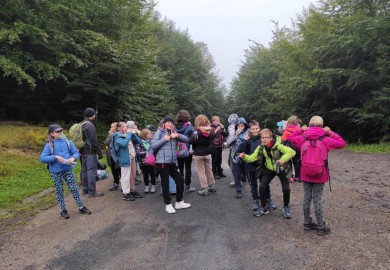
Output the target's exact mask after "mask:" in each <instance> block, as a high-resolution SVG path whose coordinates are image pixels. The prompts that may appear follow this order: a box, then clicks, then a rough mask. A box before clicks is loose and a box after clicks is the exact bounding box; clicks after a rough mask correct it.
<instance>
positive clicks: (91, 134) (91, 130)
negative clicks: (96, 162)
mask: <svg viewBox="0 0 390 270" xmlns="http://www.w3.org/2000/svg"><path fill="white" fill-rule="evenodd" d="M85 133H86V138H90V139H91V148H92V149H95V150H96V154H98V155H102V150H101V149H100V145H99V142H98V140H97V136H96V128H95V126H94V125H93V124H92V123H90V124H89V125H88V126H87V128H86V129H85Z"/></svg>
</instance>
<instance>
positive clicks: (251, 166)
mask: <svg viewBox="0 0 390 270" xmlns="http://www.w3.org/2000/svg"><path fill="white" fill-rule="evenodd" d="M260 144H261V136H260V134H259V135H257V136H253V135H252V134H250V135H249V139H248V140H247V141H244V142H243V143H241V144H240V145H239V146H238V148H237V152H238V153H243V152H245V154H248V155H250V154H252V153H253V152H255V150H256V148H257V147H258V146H259V145H260ZM256 169H257V161H254V162H251V163H245V171H248V172H249V171H251V172H255V171H256Z"/></svg>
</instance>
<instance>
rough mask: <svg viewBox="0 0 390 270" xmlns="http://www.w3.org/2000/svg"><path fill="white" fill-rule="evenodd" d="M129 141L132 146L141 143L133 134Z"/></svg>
mask: <svg viewBox="0 0 390 270" xmlns="http://www.w3.org/2000/svg"><path fill="white" fill-rule="evenodd" d="M131 141H132V142H133V144H134V145H137V144H139V143H140V142H141V140H140V139H139V137H138V136H137V135H135V134H132V136H131Z"/></svg>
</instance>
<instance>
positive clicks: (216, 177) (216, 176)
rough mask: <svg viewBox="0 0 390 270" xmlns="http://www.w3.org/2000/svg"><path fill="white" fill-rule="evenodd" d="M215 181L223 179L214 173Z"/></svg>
mask: <svg viewBox="0 0 390 270" xmlns="http://www.w3.org/2000/svg"><path fill="white" fill-rule="evenodd" d="M213 175H214V179H221V176H219V175H218V174H216V173H214V174H213Z"/></svg>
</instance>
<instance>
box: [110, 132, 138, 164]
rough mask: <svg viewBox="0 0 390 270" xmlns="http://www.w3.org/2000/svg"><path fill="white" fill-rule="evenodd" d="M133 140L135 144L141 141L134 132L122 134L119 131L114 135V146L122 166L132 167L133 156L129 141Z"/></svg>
mask: <svg viewBox="0 0 390 270" xmlns="http://www.w3.org/2000/svg"><path fill="white" fill-rule="evenodd" d="M130 141H132V142H133V144H134V145H137V144H138V143H139V138H138V136H137V135H135V134H134V133H126V134H122V133H121V132H117V133H115V135H114V148H115V151H116V152H117V153H118V162H119V166H121V167H130V165H131V158H130V151H129V142H130Z"/></svg>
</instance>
